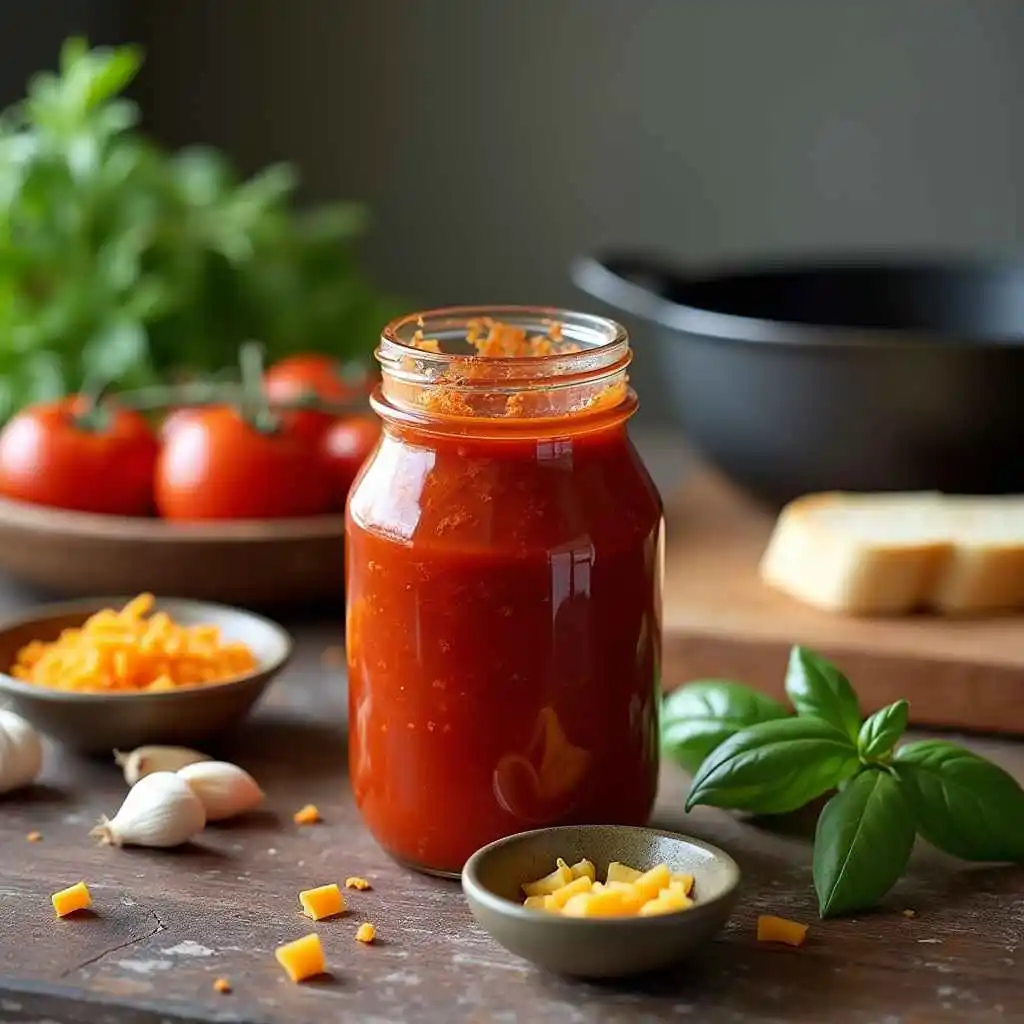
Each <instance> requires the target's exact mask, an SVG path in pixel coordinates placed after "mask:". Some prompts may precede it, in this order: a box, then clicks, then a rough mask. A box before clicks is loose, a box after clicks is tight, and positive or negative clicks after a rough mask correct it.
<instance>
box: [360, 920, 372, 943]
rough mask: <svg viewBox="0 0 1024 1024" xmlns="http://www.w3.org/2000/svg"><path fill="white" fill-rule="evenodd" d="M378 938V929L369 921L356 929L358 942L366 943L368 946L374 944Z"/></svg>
mask: <svg viewBox="0 0 1024 1024" xmlns="http://www.w3.org/2000/svg"><path fill="white" fill-rule="evenodd" d="M375 938H377V929H376V928H374V927H373V925H372V924H370V922H369V921H364V922H363V923H362V924H361V925H360V926H359V927H358V928H357V929H356V942H365V943H367V944H369V943H371V942H373V940H374V939H375Z"/></svg>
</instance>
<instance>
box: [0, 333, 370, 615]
mask: <svg viewBox="0 0 1024 1024" xmlns="http://www.w3.org/2000/svg"><path fill="white" fill-rule="evenodd" d="M249 355H250V357H251V358H249V359H248V362H249V364H250V365H249V370H248V371H247V370H246V368H245V363H246V356H245V354H243V372H242V381H241V384H240V385H238V386H235V385H231V386H225V387H222V388H220V389H217V388H210V389H208V390H207V392H206V393H204V396H203V400H202V401H197V402H194V403H186V404H180V403H179V402H178V401H177V400H175V399H174V389H170V390H169V392H168V398H167V401H166V402H163V403H162V404H161V406H160V408H159V409H158V410H156V414H154V410H153V408H152V405H153V404H154V403H153V395H152V390H150V392H149V393H148V394H147V395H146V396H145V398H146V400H145V401H141V402H140V401H138V394H137V393H132V392H125V393H122V394H115V395H110V396H106V397H99V396H90V395H85V394H77V395H69V396H66V397H64V398H61V399H58V400H56V401H53V402H48V403H42V404H38V405H33V406H29V407H27V408H25V409H23V410H21V411H20V412H19V413H17V414H16V415H15V416H14V417H13V418H12V419H11V420H10V421H8V423H7V424H6V426H5V427H4V428H3V430H2V431H0V570H2V571H6V572H7V573H8V574H9V575H10V576H12V577H14V578H15V579H18V580H19V581H22V582H24V583H27V584H29V585H32V586H35V587H38V588H40V589H42V590H45V591H47V592H50V593H54V594H60V595H64V596H83V595H89V594H95V593H138V592H141V591H153V592H158V593H163V594H169V595H173V596H175V597H180V598H192V599H197V600H207V601H218V602H223V603H228V604H239V605H244V606H250V607H251V606H267V605H282V604H301V603H308V602H324V601H327V602H330V601H340V600H341V598H342V596H343V537H344V508H345V499H346V496H347V494H348V491H349V489H350V487H351V485H352V483H353V481H354V479H355V477H356V474H357V473H358V471H359V468H360V467H361V465H362V464H363V462H364V461H365V460H366V458H367V457H368V456H369V454H370V453H371V451H372V450H373V448H374V447H375V446H376V444H377V441H378V438H379V435H380V425H379V421H378V420H377V418H376V417H375V416H373V415H372V413H371V412H370V411H369V408H368V404H367V397H368V395H369V391H370V390H371V387H372V384H371V382H370V381H369V380H368V379H367V378H365V377H364V378H363V379H360V380H357V381H353V380H351V379H350V378H348V377H346V376H345V375H344V374H343V373H341V372H340V369H339V367H337V366H336V365H335V364H334V362H333V360H331V359H330V358H329V357H327V356H321V355H317V354H309V355H301V356H295V357H291V358H289V359H285V360H283V361H282V362H280V363H277V364H275V365H273V366H271V367H270V369H269V370H268V371H267V372H266V373H265V374H264V373H263V372H262V367H261V366H259V362H258V355H255V356H253V355H252V352H251V350H250V352H249ZM254 360H255V363H254ZM176 393H177V394H178V395H182V394H185V393H186V392H182V391H180V390H179V391H178V392H176Z"/></svg>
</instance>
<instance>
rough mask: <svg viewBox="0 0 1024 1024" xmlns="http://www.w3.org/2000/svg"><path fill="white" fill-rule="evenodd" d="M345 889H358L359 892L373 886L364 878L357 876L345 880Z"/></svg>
mask: <svg viewBox="0 0 1024 1024" xmlns="http://www.w3.org/2000/svg"><path fill="white" fill-rule="evenodd" d="M345 888H346V889H358V890H359V891H360V892H363V891H365V890H366V889H372V888H373V886H372V885H370V883H369V882H368V881H367V880H366V879H365V878H360V877H359V876H358V875H349V876H348V878H346V879H345Z"/></svg>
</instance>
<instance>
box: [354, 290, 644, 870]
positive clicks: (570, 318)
mask: <svg viewBox="0 0 1024 1024" xmlns="http://www.w3.org/2000/svg"><path fill="white" fill-rule="evenodd" d="M378 358H379V360H380V362H381V365H382V368H383V375H382V384H381V386H380V388H378V390H377V392H376V393H375V395H374V398H373V403H374V408H375V409H376V410H377V412H378V413H379V414H380V416H381V417H382V419H383V421H384V431H383V435H382V438H381V441H380V444H379V446H378V448H377V449H376V451H375V453H374V454H373V455H372V456H371V457H370V459H369V461H368V462H367V463H366V465H365V466H364V467H363V470H362V472H361V474H360V477H359V479H358V480H357V482H356V484H355V486H354V487H353V489H352V493H351V495H350V498H349V503H348V512H347V522H346V565H347V569H346V574H347V584H346V585H347V598H348V611H347V652H348V667H349V687H350V689H349V708H350V716H349V721H350V738H349V762H350V771H351V776H352V785H353V788H354V791H355V796H356V801H357V804H358V806H359V808H360V810H361V812H362V815H363V817H364V819H365V821H366V823H367V825H368V827H369V828H370V830H371V832H372V833H373V835H374V836H375V838H376V839H377V841H378V842H379V843H380V845H381V846H382V847H384V849H386V850H387V851H388V852H389V853H391V854H392V855H393V856H394V857H396V858H397V859H399V860H401V861H403V862H405V863H407V864H409V865H411V866H413V867H416V868H419V869H421V870H427V871H431V872H435V873H439V874H448V875H455V874H457V873H458V872H459V871H460V870H461V868H462V865H463V864H464V862H465V861H466V860H467V859H468V857H469V856H470V855H471V854H472V853H473V852H474V850H476V849H477V848H478V847H480V846H482V845H484V844H485V843H488V842H491V841H493V840H495V839H498V838H501V837H502V836H505V835H508V834H510V833H513V832H518V831H521V830H523V829H528V828H536V827H539V826H543V825H550V824H572V823H584V822H587V823H602V822H607V823H621V824H642V823H644V822H645V821H646V820H647V818H648V815H649V814H650V810H651V806H652V804H653V800H654V794H655V788H656V783H657V774H658V702H659V678H658V675H659V658H660V642H661V606H660V602H661V571H662V543H663V540H662V538H663V526H662V510H661V502H660V499H659V497H658V494H657V492H656V490H655V488H654V485H653V483H652V482H651V480H650V477H649V476H648V474H647V472H646V470H645V469H644V467H643V465H642V463H641V461H640V459H639V456H638V455H637V453H636V451H635V449H634V448H633V446H632V443H631V442H630V440H629V438H628V436H627V433H626V421H627V419H628V418H629V416H630V415H631V414H632V413H633V412H634V410H635V409H636V397H635V395H634V394H633V392H632V391H631V390H630V388H629V387H628V384H627V379H626V368H627V366H628V364H629V359H630V352H629V342H628V338H627V336H626V333H625V331H624V330H623V329H622V328H621V327H620V326H619V325H617V324H615V323H613V322H611V321H609V320H604V319H602V318H599V317H594V316H587V315H584V314H575V313H568V312H564V311H558V310H531V309H525V308H521V307H511V308H489V309H454V310H441V311H437V312H435V313H424V314H422V315H420V316H413V317H407V318H405V319H403V320H399V321H396V322H395V323H393V324H391V325H390V326H389V327H388V328H386V329H385V331H384V334H383V337H382V340H381V345H380V348H379V349H378Z"/></svg>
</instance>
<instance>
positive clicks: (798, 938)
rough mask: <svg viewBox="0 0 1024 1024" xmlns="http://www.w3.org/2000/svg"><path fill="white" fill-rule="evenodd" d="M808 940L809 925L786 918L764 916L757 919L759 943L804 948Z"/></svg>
mask: <svg viewBox="0 0 1024 1024" xmlns="http://www.w3.org/2000/svg"><path fill="white" fill-rule="evenodd" d="M806 938H807V925H805V924H801V923H800V922H799V921H790V920H789V919H788V918H785V917H774V916H772V915H771V914H762V915H761V916H760V917H759V918H758V919H757V941H758V942H783V943H785V944H786V945H787V946H802V945H803V944H804V939H806Z"/></svg>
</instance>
